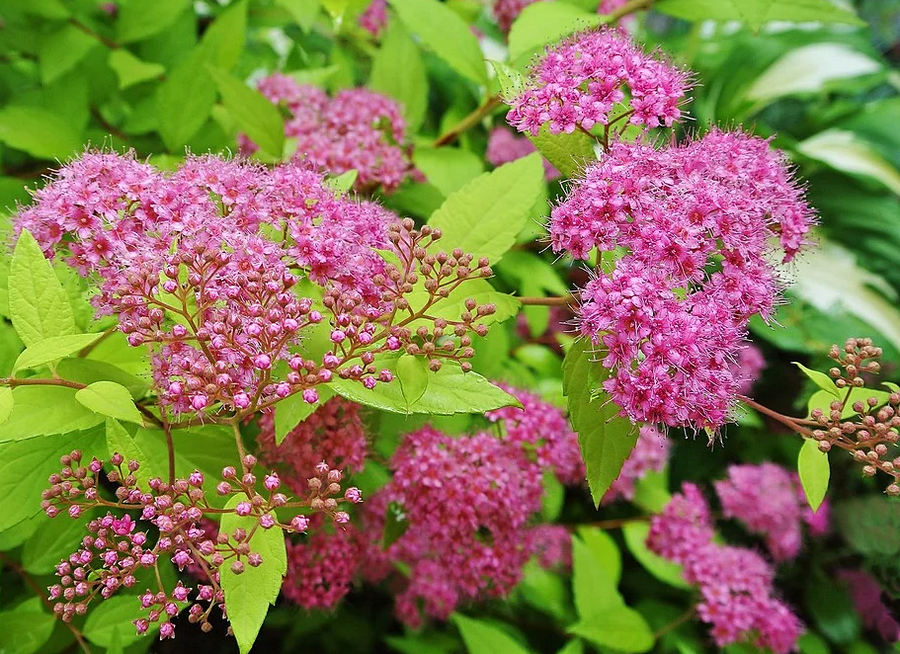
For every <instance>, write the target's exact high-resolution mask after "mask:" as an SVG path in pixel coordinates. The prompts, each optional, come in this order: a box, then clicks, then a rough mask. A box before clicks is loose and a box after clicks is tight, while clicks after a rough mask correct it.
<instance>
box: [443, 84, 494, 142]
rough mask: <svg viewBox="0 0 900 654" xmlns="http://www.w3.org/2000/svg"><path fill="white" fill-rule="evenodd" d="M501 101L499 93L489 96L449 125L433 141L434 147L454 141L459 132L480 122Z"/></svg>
mask: <svg viewBox="0 0 900 654" xmlns="http://www.w3.org/2000/svg"><path fill="white" fill-rule="evenodd" d="M501 102H502V101H501V100H500V96H499V95H492V96H491V97H489V98H488V99H487V100H485V101H484V103H483V104H482V105H481V106H480V107H478V108H477V109H476V110H475V111H473V112H472V113H470V114H469V115H468V116H466V117H465V118H463V119H462V120H461V121H459V122H458V123H456V125H454V126H453V127H451V128H450V129H449V130H447V131H446V132H444V133H443V134H441V136H439V137H438V139H437V140H436V141H435V142H434V147H436V148H439V147H441V146H444V145H447V144H449V143H452V142H453V141H455V140H456V139H457V138H458V137H459V135H460V134H462V133H463V132H465V131H467V130H469V129H472V128H473V127H475V125H477V124H478V123H480V122H481V121H482V120H483V119H484V117H485V116H487V115H488V114H490V113H491V112H492V111H493V110H494V109H496V108H497V107H499V106H500V103H501Z"/></svg>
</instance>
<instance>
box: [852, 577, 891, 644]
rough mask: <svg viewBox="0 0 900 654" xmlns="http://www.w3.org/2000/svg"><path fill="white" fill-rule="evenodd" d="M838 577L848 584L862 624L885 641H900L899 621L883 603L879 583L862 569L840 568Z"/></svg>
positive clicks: (882, 592)
mask: <svg viewBox="0 0 900 654" xmlns="http://www.w3.org/2000/svg"><path fill="white" fill-rule="evenodd" d="M838 579H840V580H841V581H843V582H844V583H846V584H847V585H848V586H849V590H850V597H851V598H852V599H853V606H854V608H856V612H857V613H859V617H860V618H861V619H862V624H863V626H864V627H865V628H866V629H872V630H874V631H877V632H878V635H879V636H881V638H882V640H884V641H885V642H888V643H896V642H898V641H900V623H898V622H897V618H896V617H895V616H894V614H893V613H891V610H890V609H889V608H888V607H887V606H886V605H885V603H884V599H883V595H884V591H883V590H882V588H881V585H879V583H878V582H877V581H876V580H875V579H874V578H873V577H872V576H871V575H870V574H869V573H867V572H865V571H863V570H841V571H840V572H838Z"/></svg>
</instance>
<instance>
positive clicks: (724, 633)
mask: <svg viewBox="0 0 900 654" xmlns="http://www.w3.org/2000/svg"><path fill="white" fill-rule="evenodd" d="M647 546H648V547H649V548H650V550H651V551H653V552H655V553H656V554H659V555H660V556H663V557H665V558H666V559H669V560H670V561H673V562H675V563H678V564H679V565H681V566H683V573H682V574H683V577H684V579H685V581H687V582H689V583H691V584H694V585H696V586H697V587H698V588H699V591H700V597H701V599H700V603H699V605H698V606H697V611H698V614H699V616H700V619H701V620H703V621H704V622H706V623H708V624H709V625H710V634H711V635H712V637H713V640H714V641H715V643H716V645H718V646H719V647H725V646H727V645H730V644H732V643H736V642H742V641H748V640H749V641H750V643H751V644H752V645H753V646H755V647H767V648H769V649H771V650H772V651H773V652H775V653H776V654H787V652H790V651H793V650H794V649H795V648H796V646H797V639H798V638H799V637H800V635H801V634H802V633H803V625H802V623H801V622H800V620H799V619H798V618H797V616H796V615H794V613H793V612H792V611H791V609H790V608H789V607H788V606H787V605H786V604H784V603H783V602H782V601H780V600H779V599H777V597H776V595H775V590H774V587H773V580H774V576H775V573H774V570H773V568H772V566H771V565H770V564H769V563H768V562H767V561H766V560H765V559H763V558H762V557H761V556H760V555H758V554H756V553H755V552H753V551H752V550H749V549H745V548H741V547H731V546H727V545H720V544H718V543H715V542H713V527H712V523H711V518H710V512H709V505H708V504H707V503H706V500H705V498H704V497H703V495H702V493H701V492H700V489H699V488H697V487H696V486H694V485H693V484H684V486H683V487H682V491H681V493H677V494H676V495H674V496H673V497H672V499H671V500H670V501H669V503H668V504H667V505H666V507H665V509H664V510H663V512H662V513H661V514H660V515H658V516H655V517H654V518H653V519H652V520H651V522H650V533H649V535H648V537H647Z"/></svg>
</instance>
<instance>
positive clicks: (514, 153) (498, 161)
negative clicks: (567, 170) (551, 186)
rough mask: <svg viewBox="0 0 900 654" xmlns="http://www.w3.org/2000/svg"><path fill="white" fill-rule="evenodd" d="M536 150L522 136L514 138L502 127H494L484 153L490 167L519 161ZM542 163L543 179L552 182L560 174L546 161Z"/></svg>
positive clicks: (514, 136)
mask: <svg viewBox="0 0 900 654" xmlns="http://www.w3.org/2000/svg"><path fill="white" fill-rule="evenodd" d="M536 150H537V148H535V147H534V144H533V143H532V142H531V141H529V140H528V139H527V138H526V137H524V136H516V135H515V134H513V133H512V132H511V131H509V130H508V129H506V128H503V127H495V128H494V129H492V130H491V133H490V134H488V143H487V150H486V151H485V154H484V156H485V159H487V160H488V163H490V164H491V165H492V166H502V165H503V164H505V163H509V162H510V161H515V160H516V159H521V158H522V157H525V156H527V155H529V154H531V153H532V152H535V151H536ZM543 163H544V177H545V178H546V179H548V180H554V179H556V178H558V177H559V176H560V172H559V171H558V170H557V169H556V167H555V166H554V165H553V164H552V163H550V162H549V161H547V160H546V159H544V160H543Z"/></svg>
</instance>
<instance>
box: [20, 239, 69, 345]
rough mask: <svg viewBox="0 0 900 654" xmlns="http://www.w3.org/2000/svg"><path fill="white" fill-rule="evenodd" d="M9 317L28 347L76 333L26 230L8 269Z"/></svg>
mask: <svg viewBox="0 0 900 654" xmlns="http://www.w3.org/2000/svg"><path fill="white" fill-rule="evenodd" d="M9 313H10V317H11V318H12V323H13V326H14V327H15V328H16V332H17V333H18V334H19V336H20V337H21V339H22V341H23V342H24V343H25V345H27V346H29V347H30V346H32V345H37V344H38V343H40V342H41V341H43V340H45V339H47V338H51V337H54V336H69V335H72V334H76V333H77V331H78V330H77V329H76V328H75V317H74V315H73V314H72V306H71V305H70V304H69V298H68V297H67V296H66V292H65V290H64V289H63V287H62V284H60V283H59V280H58V279H57V278H56V274H55V273H54V272H53V268H52V267H51V266H50V262H49V261H47V260H46V259H45V258H44V253H43V252H41V247H40V246H39V245H38V243H37V241H35V240H34V237H33V236H32V235H31V233H30V232H29V231H28V230H22V233H21V234H20V235H19V240H18V241H17V242H16V247H15V250H13V257H12V263H11V264H10V269H9Z"/></svg>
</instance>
